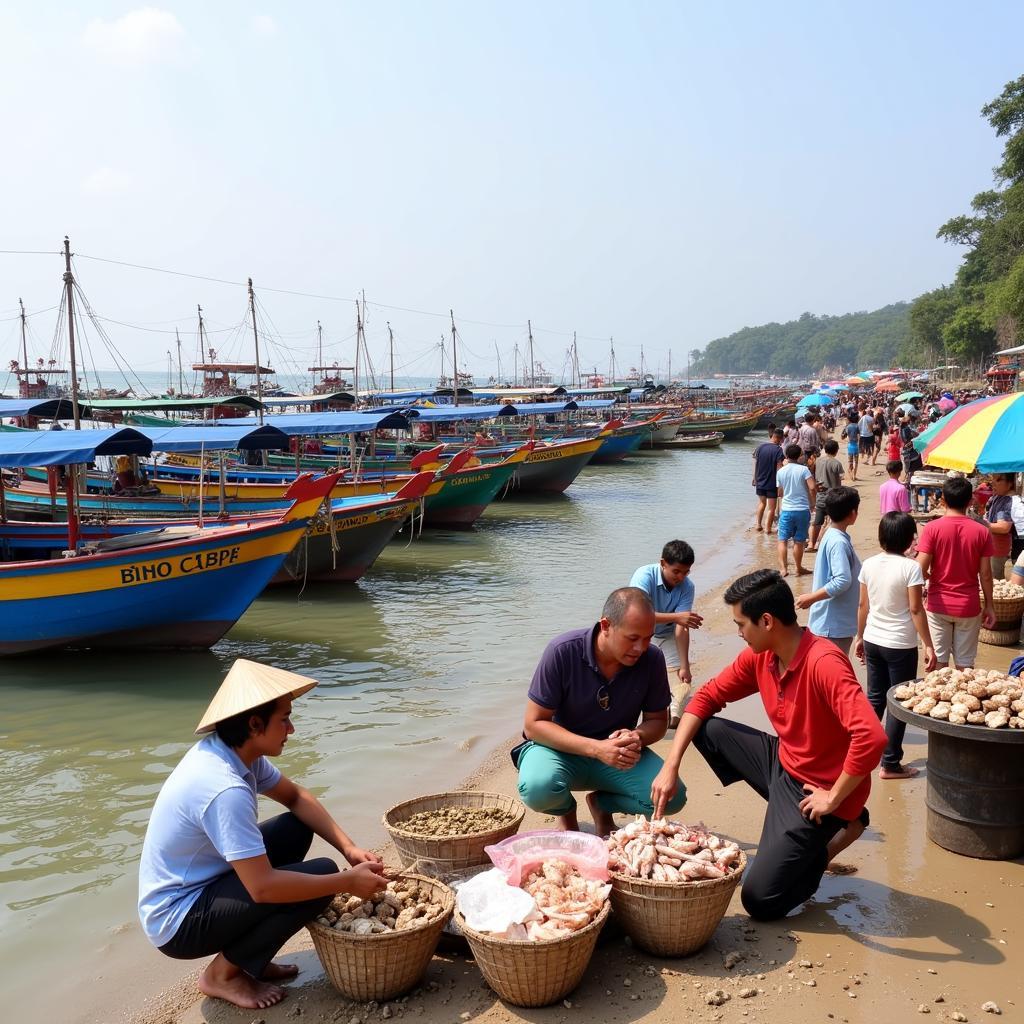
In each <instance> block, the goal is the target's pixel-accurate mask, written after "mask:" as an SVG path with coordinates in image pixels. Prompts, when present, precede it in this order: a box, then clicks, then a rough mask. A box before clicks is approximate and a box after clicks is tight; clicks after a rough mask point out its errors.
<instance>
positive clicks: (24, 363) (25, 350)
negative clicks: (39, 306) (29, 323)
mask: <svg viewBox="0 0 1024 1024" xmlns="http://www.w3.org/2000/svg"><path fill="white" fill-rule="evenodd" d="M18 305H19V306H21V359H22V363H21V367H22V369H23V370H24V371H25V374H26V376H25V383H26V384H27V383H28V376H27V375H28V342H27V341H26V340H25V303H24V302H22V301H21V299H18Z"/></svg>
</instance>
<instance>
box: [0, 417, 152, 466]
mask: <svg viewBox="0 0 1024 1024" xmlns="http://www.w3.org/2000/svg"><path fill="white" fill-rule="evenodd" d="M152 451H153V442H152V441H151V440H150V439H149V438H148V437H146V435H145V434H143V433H142V432H141V431H139V430H137V429H136V428H135V427H121V428H120V429H119V430H18V431H15V432H13V433H7V432H6V431H5V432H4V433H2V434H0V466H5V467H7V468H8V469H13V468H28V467H29V466H70V465H72V464H75V463H79V462H92V460H93V459H95V458H96V456H97V455H149V454H150V453H151V452H152Z"/></svg>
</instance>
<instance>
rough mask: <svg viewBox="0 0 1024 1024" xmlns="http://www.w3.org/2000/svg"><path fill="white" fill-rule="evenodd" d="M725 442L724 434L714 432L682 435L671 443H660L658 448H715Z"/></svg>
mask: <svg viewBox="0 0 1024 1024" xmlns="http://www.w3.org/2000/svg"><path fill="white" fill-rule="evenodd" d="M724 440H725V434H723V433H722V432H721V431H720V430H715V431H713V432H711V433H709V434H683V435H680V436H679V437H675V438H673V439H672V440H671V441H662V442H661V444H659V445H658V447H659V448H670V449H672V450H681V449H683V448H717V447H718V446H719V445H720V444H721V443H722V442H723V441H724Z"/></svg>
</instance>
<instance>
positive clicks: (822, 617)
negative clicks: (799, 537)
mask: <svg viewBox="0 0 1024 1024" xmlns="http://www.w3.org/2000/svg"><path fill="white" fill-rule="evenodd" d="M859 577H860V559H859V558H858V557H857V552H856V551H854V550H853V541H851V540H850V536H849V534H847V533H844V532H843V531H842V530H835V529H832V530H826V531H825V533H824V535H823V536H822V538H821V544H820V545H819V547H818V554H817V556H816V557H815V559H814V580H813V582H812V584H811V587H812V589H813V590H821V589H822V588H824V589H825V590H827V591H828V594H829V596H828V598H827V599H826V600H824V601H818V603H817V604H812V605H811V610H810V613H809V614H808V616H807V628H808V629H809V630H810V631H811V632H812V633H814V634H815V635H816V636H828V637H845V636H856V635H857V605H858V604H859V603H860V585H859V584H858V582H857V581H858V579H859Z"/></svg>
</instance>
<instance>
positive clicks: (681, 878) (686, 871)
mask: <svg viewBox="0 0 1024 1024" xmlns="http://www.w3.org/2000/svg"><path fill="white" fill-rule="evenodd" d="M607 842H608V869H609V870H610V871H614V872H617V873H619V874H622V875H628V876H629V877H630V878H649V879H650V880H651V881H653V882H696V881H698V880H700V879H703V878H724V877H725V876H726V875H728V874H730V873H731V872H733V871H735V870H736V867H737V865H738V863H739V859H740V848H739V847H738V846H737V845H736V844H735V843H734V842H731V841H730V840H727V839H722V838H721V837H720V836H716V835H715V834H714V833H712V832H708V830H707V829H706V828H704V826H703V825H694V826H692V827H688V826H686V825H684V824H682V822H678V821H666V820H665V819H664V818H659V819H657V820H655V821H648V820H647V819H646V818H641V817H638V818H637V819H636V820H635V821H631V822H630V823H629V824H628V825H626V826H625V827H624V828H620V829H619V830H618V831H617V832H613V833H612V834H611V835H610V836H609V837H608V840H607Z"/></svg>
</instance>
